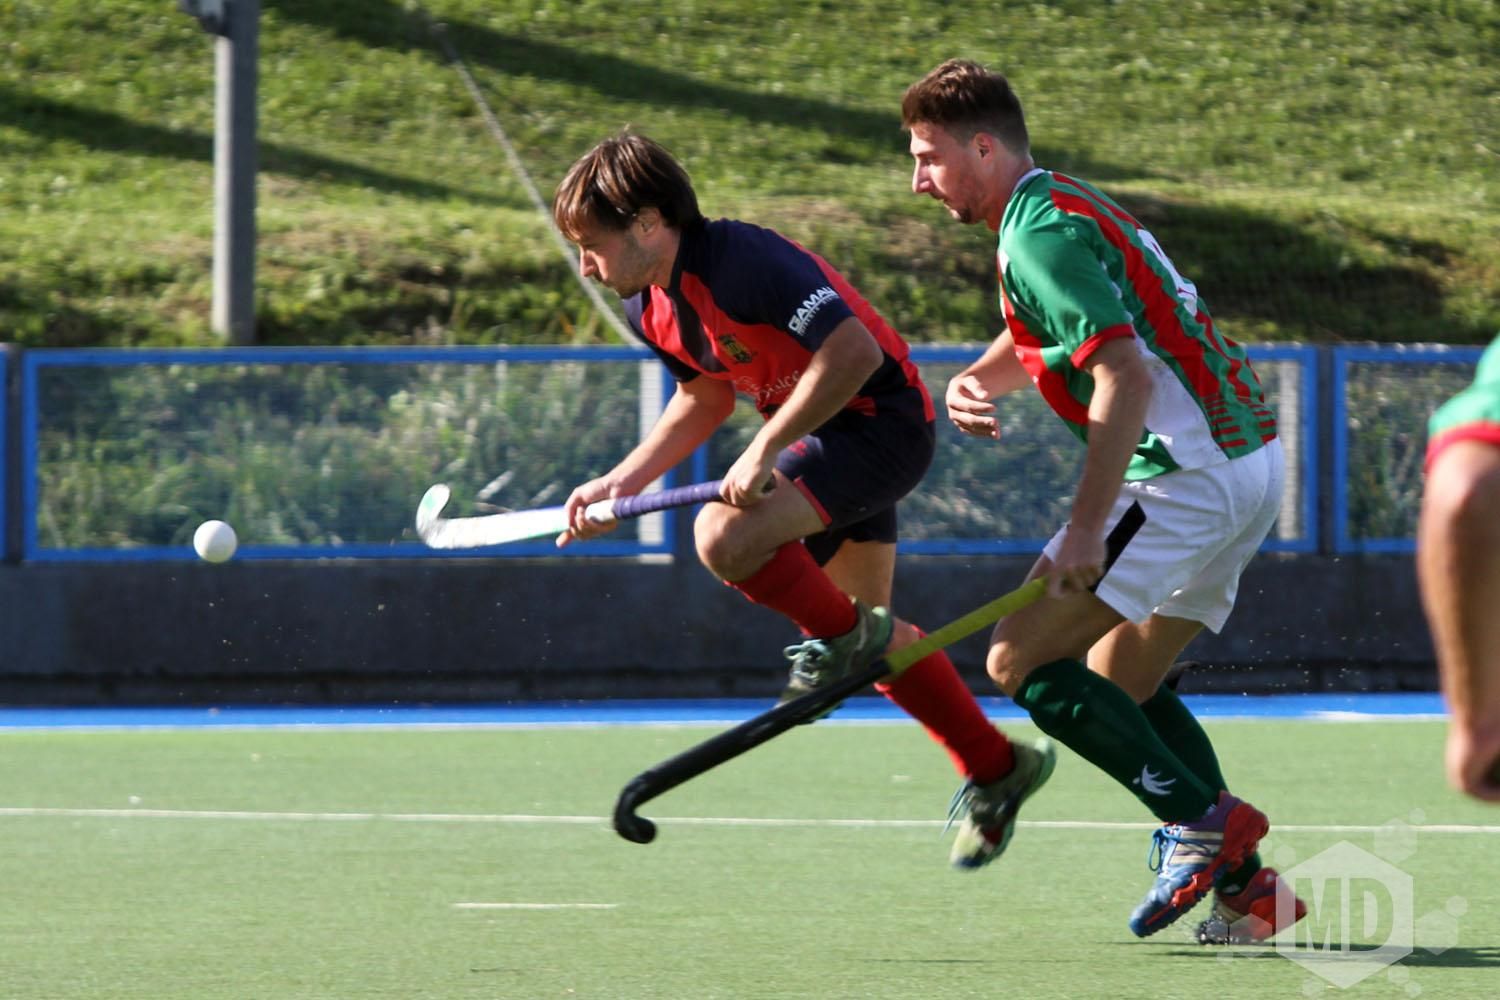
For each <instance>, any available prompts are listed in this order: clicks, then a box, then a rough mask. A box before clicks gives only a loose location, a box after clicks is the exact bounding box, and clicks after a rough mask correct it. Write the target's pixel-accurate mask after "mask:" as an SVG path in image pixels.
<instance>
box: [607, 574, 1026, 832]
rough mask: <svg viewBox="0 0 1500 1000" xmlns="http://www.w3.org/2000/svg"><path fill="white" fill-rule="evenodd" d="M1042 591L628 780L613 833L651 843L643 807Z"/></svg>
mask: <svg viewBox="0 0 1500 1000" xmlns="http://www.w3.org/2000/svg"><path fill="white" fill-rule="evenodd" d="M1046 589H1047V581H1046V580H1045V579H1036V580H1032V581H1030V582H1029V583H1026V584H1023V585H1022V586H1020V587H1018V588H1017V589H1015V590H1013V591H1011V592H1010V593H1008V594H1005V595H1003V596H1001V597H997V598H995V599H994V600H993V601H990V602H989V603H988V604H985V605H983V606H982V607H978V608H975V609H974V610H973V611H970V612H969V613H968V614H966V615H964V616H963V617H962V618H958V619H955V620H954V621H951V622H949V623H948V624H947V625H944V626H943V627H942V628H940V629H938V630H937V631H936V632H933V633H932V634H931V635H927V636H924V637H923V638H921V639H918V640H917V641H916V642H914V643H912V644H911V645H910V646H903V647H902V648H900V649H898V650H896V651H895V652H893V653H891V654H889V655H888V656H886V657H884V658H882V659H879V660H876V661H875V662H874V663H872V664H870V666H868V667H866V668H865V669H864V670H861V671H860V672H858V673H855V674H850V675H849V676H848V677H844V678H842V679H840V680H838V681H836V682H834V683H833V684H830V685H828V686H827V687H824V688H818V689H817V690H814V691H809V692H808V693H807V694H805V695H803V696H802V697H800V698H794V699H793V700H791V701H789V702H786V703H785V704H782V705H777V706H776V707H775V708H772V709H770V710H768V711H765V712H762V713H761V714H759V715H757V716H755V717H754V718H753V719H746V720H745V721H744V722H742V723H740V724H739V725H738V726H735V727H734V728H733V729H727V730H725V731H724V732H722V733H720V734H719V735H717V736H714V737H712V738H711V739H707V740H704V741H703V742H702V743H699V744H698V745H697V746H693V747H689V748H688V749H687V750H684V751H683V752H682V753H680V754H678V755H677V756H675V757H672V758H669V759H667V760H664V761H662V762H661V763H660V764H657V765H656V766H655V767H653V768H650V769H649V770H646V771H642V772H641V773H640V774H638V775H636V776H635V777H634V778H633V779H631V781H630V783H629V784H627V785H626V786H625V788H624V790H623V791H621V792H620V797H619V799H618V800H617V801H616V802H615V817H614V822H615V832H616V833H618V834H619V835H620V836H622V837H624V838H625V839H626V840H630V841H634V842H635V843H637V844H649V843H651V841H652V840H654V839H655V838H656V824H655V823H652V822H651V821H650V820H649V819H646V818H645V817H644V816H641V815H639V814H638V813H637V812H636V810H637V809H639V808H640V807H641V806H642V805H644V804H645V803H647V802H649V801H651V800H652V799H654V798H656V797H657V796H658V795H662V794H663V793H665V792H669V791H671V790H672V789H674V788H676V787H677V786H678V785H680V784H682V783H683V782H685V781H689V780H691V779H693V778H696V777H697V776H698V775H700V774H702V773H703V772H705V771H709V770H712V769H713V768H716V767H718V766H719V765H720V764H723V763H724V762H726V761H729V760H733V759H734V758H735V757H738V756H739V755H740V754H742V753H745V752H747V751H750V750H753V749H755V748H756V747H758V746H760V745H761V744H762V743H765V742H766V741H767V740H770V739H772V738H773V737H776V736H779V735H780V734H781V733H784V732H786V731H787V730H788V729H791V728H792V727H793V726H798V725H801V724H802V723H804V722H811V721H812V720H814V719H817V718H818V717H819V716H821V715H822V714H823V713H825V712H827V711H828V710H829V709H831V708H833V707H834V706H836V705H838V704H839V703H840V702H842V701H844V700H845V699H846V698H848V697H850V696H851V695H853V694H855V693H857V692H859V691H860V690H861V689H863V688H864V687H866V686H868V685H870V684H874V683H875V682H876V681H878V680H881V679H883V678H885V677H889V676H896V675H898V674H900V673H901V672H902V671H903V670H905V669H906V668H907V667H909V666H911V665H912V664H913V663H916V662H917V661H918V660H921V659H923V658H925V657H927V656H928V655H930V654H932V653H934V652H936V651H937V650H939V649H942V648H943V647H944V646H948V645H951V644H952V643H955V642H957V641H958V640H960V639H962V638H964V637H966V636H969V635H972V634H974V633H975V632H977V631H979V630H980V629H982V628H984V627H985V626H986V625H990V624H993V623H994V622H996V621H999V620H1000V619H1001V618H1004V617H1005V616H1006V615H1009V614H1014V613H1015V612H1016V611H1019V610H1020V609H1021V608H1024V607H1025V606H1026V605H1028V604H1030V603H1031V602H1032V601H1034V600H1036V599H1037V598H1038V597H1040V596H1041V595H1042V594H1043V593H1044V592H1045V591H1046Z"/></svg>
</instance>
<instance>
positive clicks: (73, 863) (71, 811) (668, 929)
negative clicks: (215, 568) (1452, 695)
mask: <svg viewBox="0 0 1500 1000" xmlns="http://www.w3.org/2000/svg"><path fill="white" fill-rule="evenodd" d="M36 718H38V717H37V716H35V715H34V714H28V713H20V712H6V713H0V892H3V898H4V905H3V906H0V996H4V997H5V998H7V1000H41V998H47V1000H56V998H75V997H77V998H83V997H88V998H96V997H97V998H111V1000H116V998H151V1000H167V998H192V1000H211V998H236V1000H243V998H345V997H349V998H353V997H389V998H403V1000H414V998H425V997H444V998H518V1000H531V998H575V997H576V998H672V1000H707V998H760V997H765V998H773V997H774V998H791V997H798V998H838V997H872V998H893V1000H895V998H902V1000H907V998H925V997H933V998H957V997H1013V998H1029V997H1110V998H1126V997H1153V998H1168V997H1191V998H1195V1000H1196V998H1205V997H1254V998H1269V997H1301V996H1329V997H1333V996H1341V995H1345V994H1348V995H1356V996H1371V997H1391V998H1400V997H1421V998H1435V997H1465V998H1473V997H1488V996H1494V995H1496V993H1497V987H1496V985H1495V984H1496V983H1497V982H1500V889H1497V886H1500V810H1496V809H1491V808H1486V807H1484V806H1481V805H1479V804H1477V803H1471V802H1469V801H1466V800H1464V799H1462V798H1460V797H1459V796H1458V795H1457V794H1456V793H1453V792H1451V791H1450V790H1449V789H1448V788H1447V787H1446V786H1445V785H1444V783H1443V781H1442V773H1441V757H1442V736H1443V731H1444V724H1443V723H1442V722H1441V721H1438V720H1434V719H1432V718H1429V717H1423V716H1416V717H1413V716H1411V715H1404V716H1403V715H1398V716H1387V717H1378V716H1372V717H1351V716H1343V715H1338V714H1337V713H1335V716H1334V717H1332V718H1331V717H1330V716H1329V715H1327V714H1324V715H1320V716H1317V717H1314V718H1301V719H1287V718H1283V717H1277V714H1276V713H1270V714H1269V715H1268V716H1266V717H1261V718H1236V719H1227V718H1214V717H1210V718H1209V719H1208V720H1207V722H1206V725H1207V727H1208V728H1209V731H1210V733H1211V734H1212V735H1213V737H1214V739H1215V740H1216V742H1217V744H1218V746H1219V748H1220V752H1221V755H1222V757H1223V759H1224V761H1225V770H1226V772H1227V773H1228V775H1229V778H1230V781H1231V783H1232V784H1233V786H1234V788H1235V790H1236V791H1237V792H1238V793H1239V794H1241V795H1242V796H1244V797H1246V798H1248V799H1250V800H1252V801H1253V802H1255V803H1256V804H1257V805H1258V806H1260V807H1261V808H1263V809H1264V810H1265V811H1266V812H1267V813H1268V814H1269V815H1270V816H1271V820H1272V825H1273V829H1272V833H1271V836H1270V838H1269V839H1268V841H1266V842H1265V843H1264V844H1263V853H1264V855H1265V857H1266V858H1267V860H1268V861H1270V862H1272V863H1274V864H1276V865H1278V866H1279V867H1281V868H1283V870H1291V871H1293V872H1297V873H1299V882H1298V884H1299V888H1301V889H1303V890H1304V892H1305V894H1307V893H1316V894H1317V896H1318V898H1316V899H1310V902H1312V903H1313V912H1312V915H1311V916H1310V917H1309V918H1308V920H1307V921H1304V926H1305V927H1306V928H1307V930H1303V931H1301V932H1299V933H1297V934H1294V935H1288V936H1284V938H1283V939H1282V940H1281V941H1280V942H1278V944H1277V945H1276V947H1274V948H1272V947H1266V948H1228V949H1213V948H1203V947H1200V946H1199V945H1197V944H1196V943H1194V942H1193V941H1192V940H1191V939H1190V935H1189V930H1190V928H1191V927H1192V926H1195V925H1196V923H1197V922H1198V920H1199V919H1201V918H1202V917H1205V916H1207V912H1208V906H1207V904H1204V905H1203V906H1201V907H1200V908H1199V910H1197V911H1195V912H1194V913H1193V914H1192V915H1190V916H1189V917H1188V918H1186V919H1185V920H1184V921H1182V922H1181V923H1180V924H1178V925H1177V926H1174V927H1172V928H1169V929H1167V930H1166V931H1163V932H1162V933H1161V934H1159V935H1157V936H1156V937H1153V938H1150V939H1147V940H1144V941H1142V940H1137V939H1135V938H1134V937H1133V936H1132V935H1131V933H1130V931H1129V930H1128V929H1127V927H1126V918H1127V916H1128V915H1129V912H1130V910H1131V908H1132V907H1133V906H1134V905H1135V904H1136V902H1137V901H1138V898H1139V897H1140V895H1141V894H1142V893H1143V892H1144V891H1145V889H1146V887H1147V886H1148V885H1149V883H1150V878H1151V873H1150V872H1149V871H1148V869H1147V867H1146V855H1147V848H1148V846H1149V842H1150V830H1151V828H1152V826H1153V824H1152V822H1151V819H1150V816H1149V815H1148V814H1147V813H1146V812H1145V810H1144V809H1142V808H1141V807H1140V806H1139V805H1138V804H1137V803H1136V802H1135V800H1134V799H1133V798H1132V797H1131V796H1129V795H1128V794H1126V793H1125V792H1124V791H1123V790H1121V789H1119V788H1118V787H1117V786H1115V785H1114V784H1112V783H1111V782H1110V781H1108V780H1107V779H1106V778H1104V777H1103V776H1102V775H1101V774H1099V773H1098V772H1096V771H1095V770H1094V769H1093V768H1091V767H1090V766H1088V765H1086V764H1084V763H1083V762H1082V761H1081V760H1079V759H1078V758H1076V757H1074V756H1073V755H1071V754H1070V753H1069V752H1067V751H1063V753H1062V757H1061V760H1060V763H1059V766H1058V770H1057V773H1056V775H1055V776H1054V778H1053V779H1052V781H1051V783H1050V784H1049V785H1048V786H1047V787H1046V788H1045V789H1044V790H1043V791H1042V793H1040V794H1039V795H1038V796H1037V797H1036V798H1035V799H1033V800H1032V801H1031V802H1030V803H1028V805H1027V808H1026V810H1025V812H1024V813H1023V817H1024V818H1023V822H1022V824H1021V827H1020V829H1019V830H1018V831H1017V834H1016V837H1015V840H1014V841H1013V843H1012V845H1011V848H1010V851H1009V852H1008V854H1007V855H1006V856H1005V857H1004V858H1003V859H1002V860H1001V861H999V862H997V863H996V864H994V865H992V866H991V867H989V868H986V869H984V870H981V871H978V872H962V873H960V872H957V871H953V870H951V869H949V868H948V867H947V850H948V840H949V838H948V836H945V835H944V833H943V818H944V815H945V812H946V808H947V804H948V800H949V797H950V795H951V793H952V792H953V790H954V788H955V784H956V783H955V781H954V779H953V777H952V774H951V772H950V770H949V767H948V763H947V760H946V758H945V757H944V756H943V754H942V753H941V751H940V750H939V749H938V748H937V747H936V746H934V745H933V744H932V743H930V742H929V741H928V740H927V737H926V736H925V735H924V734H923V733H922V732H921V731H920V730H919V729H918V728H917V727H916V726H915V725H914V724H912V723H910V722H902V721H899V720H896V719H890V721H882V720H883V719H887V718H889V717H888V716H882V715H880V714H879V713H874V714H870V715H868V717H866V716H862V715H861V713H860V711H859V710H858V709H857V708H856V709H855V710H854V711H851V712H850V713H848V716H847V718H850V719H853V720H854V721H852V722H851V721H839V717H835V720H834V721H830V722H824V723H820V724H818V725H815V726H811V727H805V728H802V729H798V730H796V731H793V732H791V733H788V734H786V735H784V736H782V737H780V738H778V739H776V740H774V741H772V742H771V743H769V744H767V745H765V746H763V747H761V748H759V749H757V750H755V751H754V752H752V753H750V754H747V755H746V756H744V757H741V758H739V759H737V760H735V761H733V762H731V763H729V764H727V765H725V766H723V767H721V768H719V769H717V770H714V771H711V772H709V773H708V774H706V775H704V776H703V777H701V778H699V779H697V780H696V781H693V782H691V783H689V784H687V785H684V786H682V787H681V788H679V789H676V790H674V791H672V792H669V793H668V794H666V795H664V796H663V797H661V798H660V799H657V800H656V801H654V802H651V803H648V804H647V805H646V806H645V807H643V809H642V814H643V815H645V816H648V817H650V818H652V819H654V820H656V821H657V822H658V823H659V825H660V834H659V836H658V838H657V840H656V841H655V843H653V844H650V845H648V846H640V845H636V844H631V843H628V842H626V841H624V840H622V839H620V838H619V837H617V836H616V835H615V834H614V833H613V832H612V831H611V830H610V827H609V823H608V820H607V819H606V817H607V816H608V815H609V813H610V812H611V810H612V808H613V804H614V800H615V796H616V795H617V793H618V792H619V789H620V787H621V786H622V785H623V784H624V783H625V782H626V781H628V780H629V779H630V778H631V777H632V776H633V775H634V774H636V773H637V772H639V771H641V770H644V769H645V768H647V767H649V766H651V765H652V764H655V763H657V762H658V761H660V760H661V759H663V758H665V757H667V756H670V755H671V754H674V753H676V752H678V751H679V750H682V749H684V748H686V747H687V746H689V745H691V744H693V743H696V742H698V741H700V740H702V739H704V738H705V737H707V736H709V735H711V734H712V733H714V732H716V731H717V730H718V729H721V728H723V723H722V722H715V723H708V724H704V723H692V722H678V723H672V724H640V723H636V724H629V725H617V724H610V723H607V722H601V721H597V719H594V717H593V716H590V715H589V714H588V713H580V714H579V715H578V716H577V718H578V719H580V720H584V721H578V722H574V723H573V724H552V723H551V722H547V721H534V722H533V723H530V724H519V725H518V724H505V725H486V724H480V725H471V724H468V723H460V724H447V723H440V724H433V725H410V724H407V725H401V724H396V725H370V724H369V720H365V719H363V718H359V719H357V720H353V721H352V722H351V719H349V718H345V719H344V720H343V721H344V722H351V724H340V725H331V726H325V725H310V724H305V720H298V721H297V724H295V725H289V726H280V727H277V726H271V727H266V726H264V725H262V724H261V723H263V722H264V721H265V719H264V718H261V719H259V721H256V722H252V721H245V722H244V724H243V725H241V724H238V723H236V724H232V725H226V724H218V725H213V724H210V725H203V724H191V723H189V724H180V725H179V724H176V723H174V724H172V725H167V726H164V727H163V728H132V727H130V725H128V724H125V723H122V722H121V721H120V719H119V717H115V716H110V715H107V714H103V715H98V716H92V717H91V716H88V715H73V716H69V718H71V719H72V721H71V722H67V721H63V722H60V723H59V725H60V726H62V727H63V728H54V727H41V728H27V727H28V726H29V725H31V724H32V722H31V721H29V720H35V719H36ZM90 718H95V719H97V720H98V721H99V725H98V726H93V727H91V726H88V724H87V722H88V720H89V719H90ZM293 718H294V719H297V717H293ZM600 718H603V716H600ZM1334 718H1337V719H1339V721H1334V720H1333V719H1334ZM80 719H81V720H84V721H83V722H82V723H80V722H79V721H78V720H80ZM203 719H209V720H218V721H220V722H224V721H228V720H227V719H226V717H225V716H223V715H215V716H207V715H206V714H204V715H202V717H201V718H200V722H201V721H202V720H203ZM591 719H594V721H589V720H591ZM137 721H139V720H137ZM177 722H181V719H180V718H178V719H177ZM117 724H119V725H121V726H122V728H114V726H115V725H117ZM1000 724H1001V725H1003V726H1004V727H1005V728H1006V729H1007V730H1008V731H1010V732H1013V733H1015V734H1017V735H1034V730H1032V729H1031V728H1030V727H1029V725H1026V724H1023V723H1022V722H1020V721H1018V720H1015V719H1008V718H1007V719H1002V720H1001V723H1000ZM69 725H73V726H78V725H83V726H84V728H66V726H69ZM1381 946H1384V947H1381Z"/></svg>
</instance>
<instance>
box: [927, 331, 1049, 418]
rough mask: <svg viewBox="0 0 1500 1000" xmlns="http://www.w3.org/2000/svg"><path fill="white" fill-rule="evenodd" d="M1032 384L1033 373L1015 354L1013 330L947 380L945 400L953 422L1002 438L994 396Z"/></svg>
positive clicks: (1004, 333) (996, 340)
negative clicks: (996, 417) (1027, 369)
mask: <svg viewBox="0 0 1500 1000" xmlns="http://www.w3.org/2000/svg"><path fill="white" fill-rule="evenodd" d="M1030 384H1031V376H1030V375H1029V374H1027V372H1026V369H1025V368H1024V367H1022V365H1021V362H1020V359H1018V358H1017V357H1016V344H1015V340H1014V338H1012V337H1011V334H1010V331H1009V330H1005V331H1003V332H1001V334H1000V336H998V337H996V338H995V340H994V341H993V342H992V343H991V344H990V346H989V347H987V348H985V351H984V353H983V354H981V355H980V356H979V359H978V360H977V361H975V362H974V363H973V364H971V365H969V367H967V368H965V369H964V370H963V371H961V372H959V373H958V374H957V375H955V376H953V378H951V379H949V380H948V389H947V392H946V393H945V394H944V396H943V402H944V404H945V405H946V406H947V408H948V419H949V420H951V421H953V426H955V427H957V428H958V429H959V430H960V431H962V432H963V433H965V434H968V435H970V436H972V437H983V438H993V439H995V440H997V441H998V440H999V439H1000V422H999V421H998V420H996V419H995V404H994V403H993V402H991V401H992V400H994V399H997V398H999V397H1000V396H1004V395H1005V394H1006V393H1010V392H1015V391H1016V390H1017V389H1021V388H1024V387H1025V386H1028V385H1030Z"/></svg>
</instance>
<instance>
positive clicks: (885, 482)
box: [776, 410, 937, 566]
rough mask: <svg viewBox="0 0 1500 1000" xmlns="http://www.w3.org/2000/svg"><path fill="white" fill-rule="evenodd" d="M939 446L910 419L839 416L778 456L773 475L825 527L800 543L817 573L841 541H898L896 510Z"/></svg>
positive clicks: (926, 424) (923, 425)
mask: <svg viewBox="0 0 1500 1000" xmlns="http://www.w3.org/2000/svg"><path fill="white" fill-rule="evenodd" d="M936 440H937V438H936V432H935V430H934V428H933V425H932V423H931V422H930V421H924V420H913V419H912V418H911V416H910V415H909V414H905V413H891V414H887V415H884V416H882V415H880V414H879V413H877V414H876V415H875V416H868V415H866V414H863V413H856V412H854V411H852V410H844V411H843V412H841V413H839V414H838V416H836V417H834V418H833V419H832V420H830V421H828V422H827V423H826V424H824V425H823V426H822V427H819V428H818V429H817V430H815V431H813V432H812V433H811V434H809V435H807V436H806V437H804V438H802V439H801V440H799V441H797V442H795V443H794V444H792V445H791V446H790V447H788V448H786V449H785V450H783V451H782V453H781V455H780V456H779V457H778V458H777V459H776V468H777V469H779V470H780V471H781V473H782V474H783V475H785V476H786V477H787V478H788V479H790V480H791V481H792V482H793V483H795V484H797V486H798V488H799V489H801V490H802V493H803V494H804V495H805V496H806V497H807V498H808V499H809V500H810V501H812V504H813V506H814V507H816V508H818V513H819V514H821V515H822V517H823V523H824V524H825V525H827V527H826V528H825V529H824V530H823V531H820V532H818V533H817V534H815V535H809V536H808V537H807V538H806V539H804V541H805V543H806V545H807V550H808V551H809V552H810V553H812V557H813V558H814V559H816V560H817V562H818V565H820V566H821V565H823V564H824V563H826V562H828V560H830V559H832V558H833V555H834V553H835V552H837V551H838V550H839V546H841V545H843V544H844V542H845V541H855V542H891V543H894V542H895V541H896V504H897V503H898V502H899V501H900V500H901V498H902V497H904V496H906V494H908V493H910V492H911V491H912V490H913V489H915V488H916V486H917V484H918V483H920V482H921V481H922V477H923V476H924V475H926V474H927V467H928V466H929V465H931V464H932V455H933V450H934V448H935V446H936Z"/></svg>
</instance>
